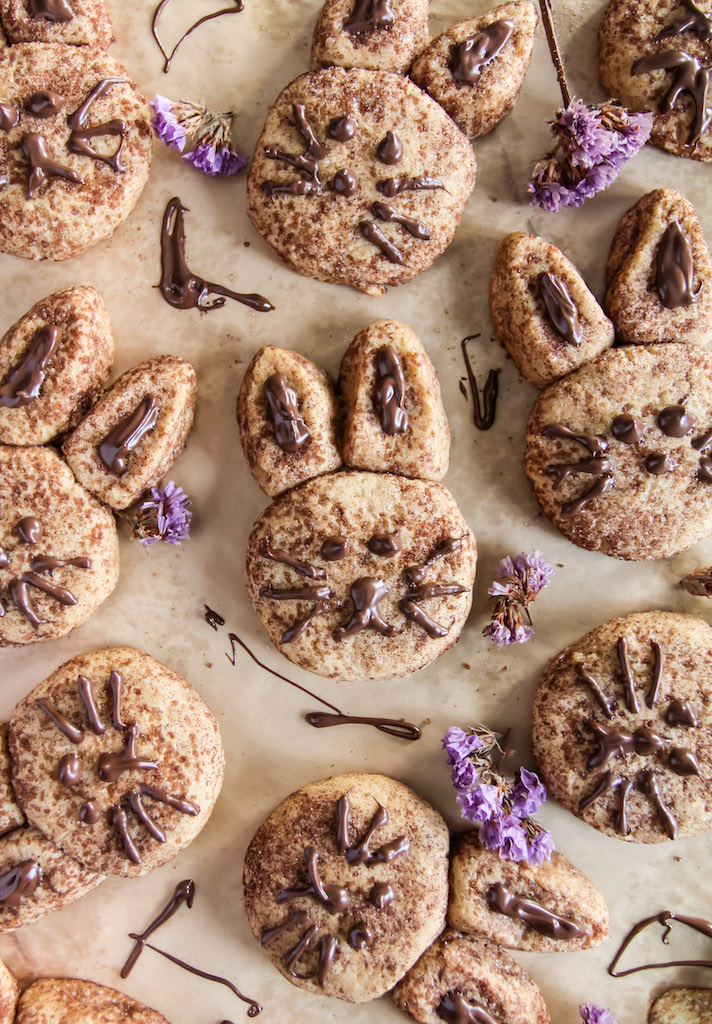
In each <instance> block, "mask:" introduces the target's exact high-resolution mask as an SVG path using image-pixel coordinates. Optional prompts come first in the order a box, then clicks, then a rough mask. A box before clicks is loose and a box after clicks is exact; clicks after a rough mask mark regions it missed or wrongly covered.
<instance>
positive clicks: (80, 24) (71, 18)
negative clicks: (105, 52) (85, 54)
mask: <svg viewBox="0 0 712 1024" xmlns="http://www.w3.org/2000/svg"><path fill="white" fill-rule="evenodd" d="M0 21H2V25H3V28H4V29H5V33H6V35H7V38H8V42H9V43H11V44H15V43H70V44H73V45H75V46H97V47H99V48H101V49H106V47H107V46H109V44H110V43H111V42H113V38H114V34H113V32H112V29H111V19H110V17H109V12H108V10H107V9H106V4H105V3H104V0H0Z"/></svg>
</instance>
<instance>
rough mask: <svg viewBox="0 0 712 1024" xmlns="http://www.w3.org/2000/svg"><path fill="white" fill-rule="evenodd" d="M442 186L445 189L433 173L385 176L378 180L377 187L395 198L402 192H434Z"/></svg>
mask: <svg viewBox="0 0 712 1024" xmlns="http://www.w3.org/2000/svg"><path fill="white" fill-rule="evenodd" d="M440 188H442V189H445V186H444V185H443V183H442V181H441V180H440V178H435V177H433V175H432V174H419V175H416V176H415V177H407V176H406V175H402V176H401V177H399V178H383V179H382V180H381V181H377V182H376V189H377V190H378V191H379V192H380V193H381V195H382V196H385V197H386V199H395V197H396V196H399V195H400V194H401V192H422V191H427V192H432V191H434V190H435V189H440ZM445 191H447V189H445Z"/></svg>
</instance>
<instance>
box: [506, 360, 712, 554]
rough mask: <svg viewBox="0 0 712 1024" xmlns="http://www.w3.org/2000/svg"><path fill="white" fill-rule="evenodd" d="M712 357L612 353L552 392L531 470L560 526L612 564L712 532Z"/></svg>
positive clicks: (537, 427) (531, 450)
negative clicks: (617, 559)
mask: <svg viewBox="0 0 712 1024" xmlns="http://www.w3.org/2000/svg"><path fill="white" fill-rule="evenodd" d="M711 445H712V355H711V354H710V353H708V352H705V351H703V350H702V349H700V348H697V347H695V346H692V345H674V344H670V345H636V346H631V347H627V348H620V349H612V350H611V351H610V352H606V353H604V354H603V355H602V356H599V357H598V358H597V359H595V360H594V361H593V362H591V363H588V364H587V365H586V366H583V367H581V369H579V370H577V371H576V372H575V373H572V374H571V375H570V376H568V377H565V378H564V379H563V380H560V381H557V382H556V383H555V384H552V385H550V386H549V387H548V388H547V389H546V391H544V392H543V393H542V394H541V395H540V397H539V398H538V400H537V401H536V403H535V405H534V408H533V409H532V412H531V415H530V417H529V423H528V425H527V451H526V456H525V466H526V471H527V475H528V476H529V479H530V480H531V482H532V485H533V487H534V493H535V494H536V497H537V500H538V501H539V503H540V505H541V506H542V508H543V510H544V512H545V514H546V515H547V516H548V518H549V519H550V520H551V521H552V523H553V524H554V525H555V526H556V527H557V528H558V529H559V530H560V531H561V532H562V533H563V534H564V536H566V537H568V539H569V540H571V541H573V542H574V544H578V545H579V547H582V548H587V549H589V550H597V551H602V552H604V553H605V554H608V555H613V556H614V557H615V558H626V559H633V560H636V559H643V558H667V557H669V556H671V555H674V554H676V553H677V552H679V551H684V550H685V549H686V548H688V547H691V546H692V545H693V544H695V543H697V541H698V540H701V539H702V538H703V537H708V536H709V535H710V534H712V458H711V457H710V446H711Z"/></svg>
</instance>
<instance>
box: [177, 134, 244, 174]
mask: <svg viewBox="0 0 712 1024" xmlns="http://www.w3.org/2000/svg"><path fill="white" fill-rule="evenodd" d="M183 159H184V160H187V161H188V162H189V163H191V164H192V165H193V167H195V168H196V169H197V170H199V171H202V172H203V174H210V175H212V176H213V177H220V178H226V177H228V176H229V175H231V174H236V173H237V172H238V171H240V170H242V168H243V167H245V166H246V164H247V161H246V160H244V159H243V157H241V156H239V155H238V154H237V153H236V152H235V150H234V149H232V148H230V147H228V146H221V147H220V148H219V149H216V148H215V146H213V145H212V144H211V143H210V142H206V141H203V142H200V143H199V144H198V145H197V146H196V148H195V149H194V150H193V151H192V152H190V153H184V154H183Z"/></svg>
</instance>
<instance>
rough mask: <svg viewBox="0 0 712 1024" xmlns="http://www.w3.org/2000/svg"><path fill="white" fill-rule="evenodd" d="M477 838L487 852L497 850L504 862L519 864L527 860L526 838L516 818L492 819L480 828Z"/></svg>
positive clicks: (509, 816)
mask: <svg viewBox="0 0 712 1024" xmlns="http://www.w3.org/2000/svg"><path fill="white" fill-rule="evenodd" d="M479 838H480V842H481V843H482V845H483V846H484V847H485V849H487V850H499V855H500V857H502V858H503V859H504V860H513V861H516V862H517V863H519V862H520V861H523V860H526V859H527V836H526V832H525V831H524V829H523V828H522V826H521V823H520V821H519V819H518V818H514V817H512V816H511V815H508V816H507V817H505V818H493V819H492V820H491V821H486V822H485V823H484V825H482V827H481V828H480V832H479Z"/></svg>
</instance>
